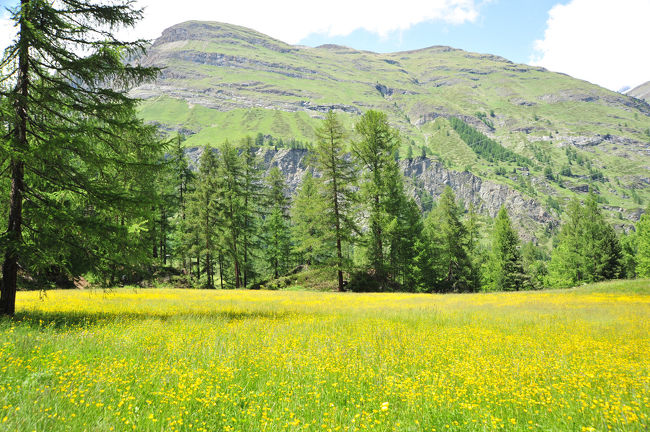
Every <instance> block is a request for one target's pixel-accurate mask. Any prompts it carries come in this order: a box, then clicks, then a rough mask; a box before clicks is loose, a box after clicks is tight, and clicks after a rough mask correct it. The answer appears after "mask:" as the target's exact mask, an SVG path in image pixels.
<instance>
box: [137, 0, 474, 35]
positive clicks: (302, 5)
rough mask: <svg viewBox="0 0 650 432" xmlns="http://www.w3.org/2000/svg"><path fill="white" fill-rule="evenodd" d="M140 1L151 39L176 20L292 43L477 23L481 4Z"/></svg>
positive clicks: (469, 0)
mask: <svg viewBox="0 0 650 432" xmlns="http://www.w3.org/2000/svg"><path fill="white" fill-rule="evenodd" d="M137 4H138V5H139V6H140V7H145V8H146V9H145V18H144V20H143V21H142V22H141V23H140V24H139V25H138V27H137V28H136V32H137V33H138V34H139V35H141V36H142V37H145V38H147V39H153V38H155V37H157V36H159V35H160V33H161V32H162V30H164V29H165V28H167V27H170V26H172V25H174V24H177V23H180V22H183V21H188V20H202V21H220V22H226V23H230V24H237V25H242V26H245V27H250V28H253V29H255V30H257V31H260V32H262V33H265V34H268V35H269V36H272V37H275V38H277V39H280V40H282V41H284V42H288V43H293V44H295V43H297V42H298V41H300V40H301V39H303V38H305V37H306V36H308V35H309V34H312V33H324V34H327V35H329V36H345V35H348V34H350V33H351V32H353V31H354V30H357V29H365V30H367V31H370V32H373V33H376V34H378V35H380V36H386V35H387V34H388V33H390V32H392V31H395V30H406V29H408V28H410V27H411V26H413V25H415V24H417V23H420V22H423V21H429V20H442V21H445V22H448V23H452V24H460V23H464V22H468V21H469V22H473V21H475V20H476V18H477V17H478V9H479V7H480V5H479V4H477V1H476V0H401V1H399V2H395V1H394V0H330V1H328V2H320V1H319V2H314V1H308V0H276V1H268V0H239V1H232V2H206V1H204V0H183V1H182V2H180V3H179V2H178V0H138V2H137ZM179 6H180V7H179Z"/></svg>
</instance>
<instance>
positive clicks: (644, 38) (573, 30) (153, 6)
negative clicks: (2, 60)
mask: <svg viewBox="0 0 650 432" xmlns="http://www.w3.org/2000/svg"><path fill="white" fill-rule="evenodd" d="M16 3H17V1H16V0H0V7H1V11H0V46H2V47H4V46H6V45H8V44H9V43H10V42H11V40H12V38H13V34H14V31H13V27H12V23H11V22H10V21H9V14H8V12H6V11H5V10H4V9H5V7H13V6H14V5H15V4H16ZM136 4H137V5H138V6H139V7H144V8H145V13H144V19H143V20H142V21H141V22H140V23H139V24H138V25H137V26H136V27H135V28H134V29H132V30H129V31H125V32H124V33H123V36H124V37H127V38H128V37H134V36H136V37H142V38H146V39H155V38H156V37H158V36H159V35H160V34H161V32H162V31H163V30H164V29H165V28H167V27H170V26H172V25H174V24H177V23H179V22H183V21H187V20H203V21H221V22H227V23H230V24H236V25H242V26H245V27H250V28H253V29H255V30H257V31H259V32H262V33H265V34H267V35H269V36H272V37H274V38H277V39H280V40H282V41H284V42H287V43H291V44H300V45H307V46H318V45H321V44H326V43H335V44H339V45H345V46H349V47H351V48H355V49H362V50H370V51H375V52H393V51H405V50H411V49H418V48H424V47H428V46H431V45H449V46H452V47H454V48H461V49H464V50H467V51H472V52H479V53H489V54H496V55H500V56H502V57H505V58H507V59H509V60H512V61H514V62H516V63H526V64H532V65H537V66H542V67H545V68H547V69H549V70H552V71H555V72H562V73H566V74H569V75H571V76H574V77H576V78H580V79H584V80H587V81H590V82H592V83H595V84H598V85H600V86H603V87H605V88H608V89H610V90H614V91H619V90H621V89H624V88H626V87H635V86H637V85H640V84H643V83H644V82H646V81H649V80H650V55H648V52H649V51H650V50H649V47H650V30H648V26H649V25H650V24H649V22H650V21H649V18H650V0H616V1H613V0H424V1H423V0H329V1H327V2H324V1H319V2H315V1H310V0H238V1H235V2H216V1H214V2H213V1H205V0H183V1H182V2H178V0H136ZM179 4H181V5H182V7H179Z"/></svg>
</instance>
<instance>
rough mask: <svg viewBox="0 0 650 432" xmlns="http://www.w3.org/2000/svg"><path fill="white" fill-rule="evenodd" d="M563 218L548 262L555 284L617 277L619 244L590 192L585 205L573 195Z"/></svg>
mask: <svg viewBox="0 0 650 432" xmlns="http://www.w3.org/2000/svg"><path fill="white" fill-rule="evenodd" d="M565 214H566V221H565V222H564V224H563V225H562V229H561V231H560V234H559V242H558V245H557V247H556V248H555V249H554V250H553V254H552V256H551V262H550V264H549V281H550V283H551V285H554V286H573V285H576V284H579V283H585V282H587V283H588V282H597V281H602V280H607V279H614V278H617V277H619V275H620V274H621V271H622V267H621V264H622V250H621V244H620V241H619V240H618V237H617V236H616V233H615V231H614V228H612V226H611V225H610V224H608V223H607V221H606V220H605V218H604V217H603V215H602V213H601V211H600V209H599V208H598V204H597V201H596V197H595V196H594V194H593V193H590V194H589V196H587V199H586V201H585V204H584V205H581V204H580V202H579V201H578V200H577V199H575V200H573V201H572V202H571V203H569V206H568V207H567V211H566V212H565Z"/></svg>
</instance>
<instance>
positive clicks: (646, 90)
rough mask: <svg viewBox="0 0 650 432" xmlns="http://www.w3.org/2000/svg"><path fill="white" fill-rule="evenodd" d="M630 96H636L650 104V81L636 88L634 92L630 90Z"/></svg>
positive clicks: (628, 93)
mask: <svg viewBox="0 0 650 432" xmlns="http://www.w3.org/2000/svg"><path fill="white" fill-rule="evenodd" d="M626 94H627V95H628V96H634V97H635V98H638V99H643V100H644V101H646V102H650V81H648V82H646V83H644V84H641V85H640V86H638V87H634V88H633V89H632V90H629V91H628V92H627V93H626Z"/></svg>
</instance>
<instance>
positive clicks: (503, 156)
mask: <svg viewBox="0 0 650 432" xmlns="http://www.w3.org/2000/svg"><path fill="white" fill-rule="evenodd" d="M449 124H450V125H451V127H453V128H454V130H455V131H456V133H457V134H458V135H459V136H460V138H461V139H462V140H463V141H464V142H465V143H466V144H467V145H468V146H469V147H470V148H471V149H472V150H474V153H476V154H477V155H479V156H480V157H482V158H483V159H486V160H488V161H490V162H496V161H504V162H516V163H518V164H520V165H530V163H531V162H530V160H529V159H528V158H525V157H523V156H521V155H519V154H517V153H515V152H513V151H512V150H510V149H507V148H505V147H504V146H502V145H501V144H499V143H498V142H496V141H494V140H493V139H491V138H488V137H487V136H486V135H484V134H483V133H481V132H479V131H478V130H476V129H475V128H473V127H472V126H470V125H468V124H467V123H465V122H464V121H463V120H461V119H459V118H457V117H450V118H449ZM489 126H490V125H489V124H488V127H489Z"/></svg>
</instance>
